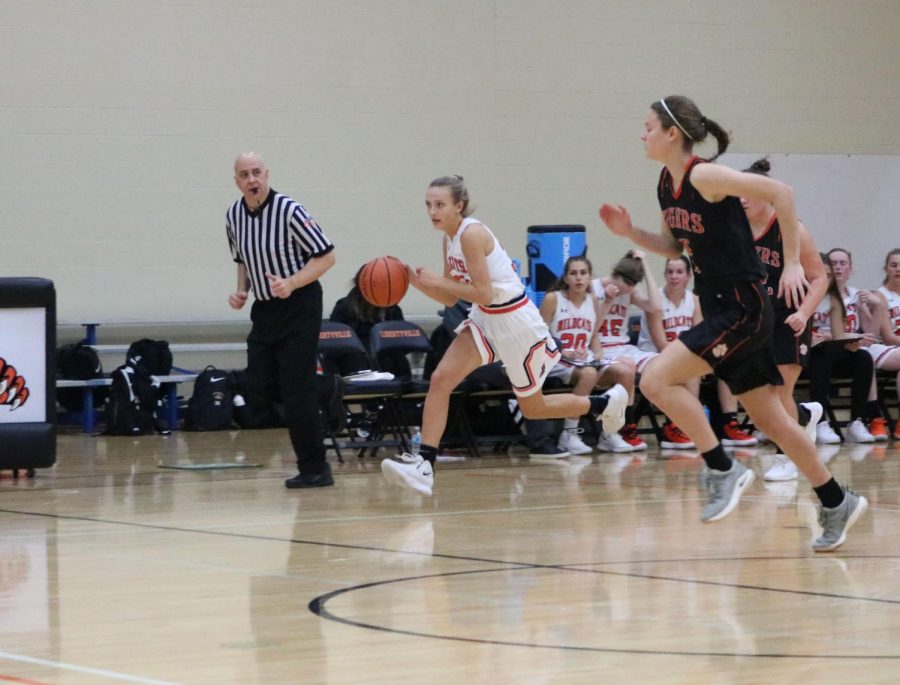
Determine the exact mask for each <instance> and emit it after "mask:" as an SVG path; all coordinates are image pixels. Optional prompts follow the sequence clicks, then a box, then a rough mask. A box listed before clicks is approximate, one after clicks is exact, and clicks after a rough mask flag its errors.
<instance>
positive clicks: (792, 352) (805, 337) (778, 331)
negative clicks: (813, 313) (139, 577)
mask: <svg viewBox="0 0 900 685" xmlns="http://www.w3.org/2000/svg"><path fill="white" fill-rule="evenodd" d="M791 314H793V311H792V310H788V311H784V310H781V311H776V312H775V330H774V331H772V345H773V346H774V348H775V363H776V364H779V365H781V364H799V365H800V366H803V367H805V366H806V358H807V356H808V355H809V348H810V343H811V342H812V320H809V321H807V322H806V328H805V329H804V331H803V332H802V333H801V334H800V335H797V334H796V333H794V329H792V328H791V327H790V326H788V325H787V324H786V323H785V322H784V320H785V319H786V318H787V317H788V316H790V315H791Z"/></svg>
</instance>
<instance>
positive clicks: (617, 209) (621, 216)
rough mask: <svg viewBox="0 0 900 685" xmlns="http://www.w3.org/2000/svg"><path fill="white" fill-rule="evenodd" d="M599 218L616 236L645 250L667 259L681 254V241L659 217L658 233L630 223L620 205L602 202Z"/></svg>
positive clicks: (626, 212) (629, 218)
mask: <svg viewBox="0 0 900 685" xmlns="http://www.w3.org/2000/svg"><path fill="white" fill-rule="evenodd" d="M600 219H601V220H602V221H603V223H604V224H606V227H607V228H608V229H609V230H610V231H612V232H613V233H615V234H616V235H618V236H622V237H623V238H628V239H629V240H631V241H632V242H634V243H636V244H637V245H640V246H641V247H643V248H644V249H645V250H650V252H655V253H656V254H661V255H662V256H663V257H668V258H669V259H677V258H678V257H680V256H681V252H682V247H681V243H679V242H678V241H677V240H675V236H673V235H672V231H670V230H669V226H668V224H666V222H665V220H663V219H661V223H660V231H659V233H650V232H649V231H645V230H644V229H643V228H638V227H637V226H635V225H634V224H633V223H631V215H630V214H629V213H628V210H627V209H625V208H624V207H623V206H622V205H609V204H604V205H602V206H601V207H600Z"/></svg>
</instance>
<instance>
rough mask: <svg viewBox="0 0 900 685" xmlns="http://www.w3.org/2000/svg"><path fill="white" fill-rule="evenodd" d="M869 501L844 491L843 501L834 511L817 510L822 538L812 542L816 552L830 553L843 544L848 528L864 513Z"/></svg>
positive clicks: (850, 491) (823, 508)
mask: <svg viewBox="0 0 900 685" xmlns="http://www.w3.org/2000/svg"><path fill="white" fill-rule="evenodd" d="M868 506H869V501H868V500H867V499H866V498H865V497H863V496H862V495H857V494H856V493H855V492H853V491H852V490H844V501H843V502H841V503H840V504H839V505H838V506H836V507H835V508H834V509H826V508H825V507H822V508H821V509H819V525H821V526H822V536H821V537H819V538H817V539H816V540H815V542H813V550H814V551H816V552H830V551H832V550H835V549H837V548H838V547H840V546H841V545H843V544H844V540H846V539H847V531H848V530H850V526H852V525H853V524H854V523H856V522H857V521H858V520H859V517H860V516H862V515H863V514H864V513H866V507H868Z"/></svg>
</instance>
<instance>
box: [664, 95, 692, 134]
mask: <svg viewBox="0 0 900 685" xmlns="http://www.w3.org/2000/svg"><path fill="white" fill-rule="evenodd" d="M659 104H661V105H662V106H663V109H664V110H666V114H668V115H669V118H670V119H671V120H672V121H674V122H675V125H676V126H677V127H678V128H679V129H680V130H681V132H682V133H683V134H684V135H686V136H687V137H688V139H689V140H691V141H694V136H692V135H691V134H690V133H688V132H687V131H685V130H684V126H682V125H681V124H680V123H678V119H676V118H675V115H674V114H672V110H670V109H669V106H668V105H667V104H666V99H665V98H660V99H659ZM694 142H697V141H694Z"/></svg>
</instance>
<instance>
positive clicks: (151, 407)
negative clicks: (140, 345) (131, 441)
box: [106, 359, 165, 435]
mask: <svg viewBox="0 0 900 685" xmlns="http://www.w3.org/2000/svg"><path fill="white" fill-rule="evenodd" d="M159 386H160V384H159V381H157V380H154V379H153V378H152V376H151V374H150V370H149V369H148V368H147V366H146V364H144V363H142V362H139V361H136V360H134V359H132V360H129V362H128V363H127V364H123V365H122V366H120V367H119V368H117V369H116V370H115V371H113V372H112V385H111V386H110V387H109V398H108V399H107V400H106V434H107V435H145V434H146V433H152V432H153V431H154V430H156V431H158V432H160V433H163V432H165V431H162V430H159V426H158V423H157V415H156V412H157V410H158V408H159V391H160V387H159Z"/></svg>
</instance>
